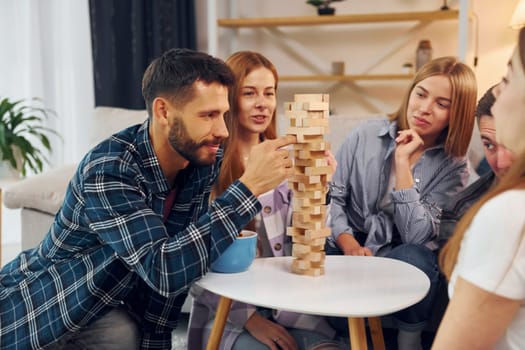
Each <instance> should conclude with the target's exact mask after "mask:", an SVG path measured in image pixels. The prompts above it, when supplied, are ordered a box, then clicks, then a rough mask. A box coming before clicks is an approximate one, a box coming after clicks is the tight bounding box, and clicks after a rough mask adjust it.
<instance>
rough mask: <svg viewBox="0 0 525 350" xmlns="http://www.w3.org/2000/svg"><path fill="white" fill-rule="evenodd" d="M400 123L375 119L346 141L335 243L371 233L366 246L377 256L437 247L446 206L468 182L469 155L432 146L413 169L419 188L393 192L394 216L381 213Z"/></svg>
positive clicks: (334, 207) (334, 210) (336, 180)
mask: <svg viewBox="0 0 525 350" xmlns="http://www.w3.org/2000/svg"><path fill="white" fill-rule="evenodd" d="M396 134H397V123H396V122H395V121H389V120H387V119H379V120H370V121H368V122H365V123H363V124H361V125H359V126H358V127H356V128H355V129H353V130H352V131H351V132H350V134H349V135H348V136H347V137H346V139H345V141H344V143H343V145H342V146H341V148H340V149H339V151H338V153H337V156H336V159H337V164H338V166H337V170H336V172H335V174H334V176H333V182H332V186H331V191H330V195H331V200H332V202H331V207H330V217H331V219H330V226H331V229H332V236H333V239H335V240H337V238H338V237H339V235H340V234H341V233H343V232H347V233H350V234H353V233H354V232H360V233H363V234H366V237H367V238H366V242H365V246H366V247H368V248H369V249H370V250H371V251H372V253H374V254H376V253H377V252H378V251H379V250H380V249H381V248H382V247H385V246H387V245H389V244H390V243H392V239H393V236H394V231H397V233H399V236H400V237H399V238H400V239H401V242H402V243H414V244H423V245H426V246H427V247H429V248H430V249H436V248H437V243H436V242H435V241H436V239H437V237H438V234H439V224H440V216H441V211H442V207H443V206H444V204H445V203H447V201H449V200H450V198H452V197H453V196H454V195H456V194H457V193H458V192H459V191H461V190H462V189H463V188H465V186H466V184H467V180H468V167H467V161H466V158H465V157H462V158H458V157H450V156H448V155H447V154H446V153H445V150H444V146H443V145H442V144H440V145H437V146H434V147H431V148H428V149H426V150H425V151H424V153H423V154H422V155H421V157H420V158H419V160H418V162H417V163H416V164H415V165H414V167H413V169H412V175H413V177H414V186H413V187H412V188H408V189H401V190H395V189H394V190H393V191H391V192H390V196H391V198H392V202H393V204H394V213H393V215H391V214H387V213H385V212H384V211H382V210H380V209H379V204H380V202H381V200H382V199H383V197H384V196H385V195H386V194H387V193H386V191H387V187H388V180H389V176H390V168H391V166H392V162H393V155H394V151H395V145H396V143H395V138H396Z"/></svg>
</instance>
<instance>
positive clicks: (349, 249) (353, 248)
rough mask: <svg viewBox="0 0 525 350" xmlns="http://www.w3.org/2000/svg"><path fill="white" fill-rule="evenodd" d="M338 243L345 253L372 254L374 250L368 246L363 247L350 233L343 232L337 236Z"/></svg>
mask: <svg viewBox="0 0 525 350" xmlns="http://www.w3.org/2000/svg"><path fill="white" fill-rule="evenodd" d="M337 244H338V245H339V247H341V250H342V251H343V253H344V255H358V256H372V252H371V251H370V249H368V248H367V247H362V246H361V244H359V242H358V241H357V239H355V237H354V235H352V234H350V233H341V234H340V235H339V237H337Z"/></svg>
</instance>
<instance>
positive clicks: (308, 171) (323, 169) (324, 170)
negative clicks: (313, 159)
mask: <svg viewBox="0 0 525 350" xmlns="http://www.w3.org/2000/svg"><path fill="white" fill-rule="evenodd" d="M332 172H333V170H332V167H331V166H320V167H315V168H314V167H305V168H304V174H305V175H306V176H311V175H329V174H331V173H332Z"/></svg>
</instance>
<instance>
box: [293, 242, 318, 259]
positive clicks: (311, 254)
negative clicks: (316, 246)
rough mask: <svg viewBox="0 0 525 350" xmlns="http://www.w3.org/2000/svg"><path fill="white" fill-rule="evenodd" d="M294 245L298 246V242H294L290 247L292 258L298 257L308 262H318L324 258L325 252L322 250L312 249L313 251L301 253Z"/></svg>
mask: <svg viewBox="0 0 525 350" xmlns="http://www.w3.org/2000/svg"><path fill="white" fill-rule="evenodd" d="M296 246H300V244H294V245H293V247H292V256H293V257H294V258H300V259H301V260H306V261H310V262H320V261H324V260H325V257H326V256H325V252H322V251H314V252H312V251H311V252H305V253H302V252H300V251H298V250H297V248H296Z"/></svg>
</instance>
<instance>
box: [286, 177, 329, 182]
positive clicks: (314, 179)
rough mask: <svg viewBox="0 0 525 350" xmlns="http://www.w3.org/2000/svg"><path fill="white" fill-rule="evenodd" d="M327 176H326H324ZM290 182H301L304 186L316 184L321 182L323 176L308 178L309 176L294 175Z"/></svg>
mask: <svg viewBox="0 0 525 350" xmlns="http://www.w3.org/2000/svg"><path fill="white" fill-rule="evenodd" d="M323 176H325V175H323ZM288 181H291V182H299V183H303V184H315V183H320V182H321V176H319V175H313V176H307V175H292V176H291V177H290V178H289V179H288Z"/></svg>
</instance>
